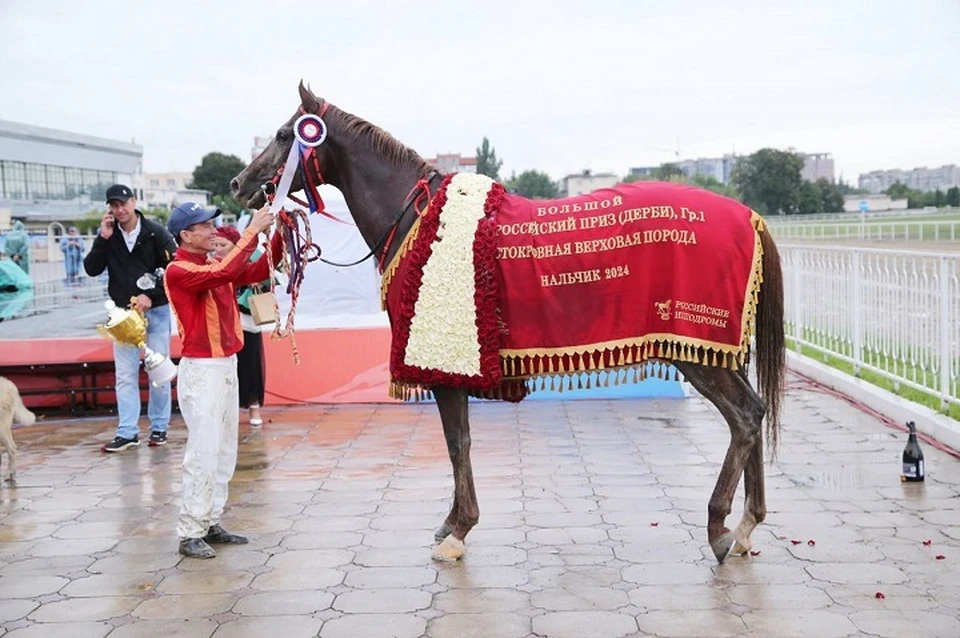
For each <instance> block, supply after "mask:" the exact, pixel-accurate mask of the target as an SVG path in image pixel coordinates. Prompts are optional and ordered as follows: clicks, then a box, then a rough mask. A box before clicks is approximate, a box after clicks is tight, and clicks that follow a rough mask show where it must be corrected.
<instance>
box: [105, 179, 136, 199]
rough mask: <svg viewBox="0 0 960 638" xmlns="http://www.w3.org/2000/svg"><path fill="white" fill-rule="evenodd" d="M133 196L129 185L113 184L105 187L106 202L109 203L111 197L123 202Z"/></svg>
mask: <svg viewBox="0 0 960 638" xmlns="http://www.w3.org/2000/svg"><path fill="white" fill-rule="evenodd" d="M131 197H133V191H132V190H130V187H129V186H124V185H123V184H114V185H113V186H111V187H110V188H108V189H107V203H108V204H109V203H110V200H111V199H119V200H120V201H121V202H125V201H127V200H128V199H130V198H131Z"/></svg>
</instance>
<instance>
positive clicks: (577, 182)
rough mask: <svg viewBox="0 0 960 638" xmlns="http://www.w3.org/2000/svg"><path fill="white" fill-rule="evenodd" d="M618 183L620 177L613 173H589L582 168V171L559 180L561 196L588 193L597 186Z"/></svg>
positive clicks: (609, 185) (605, 186) (608, 186)
mask: <svg viewBox="0 0 960 638" xmlns="http://www.w3.org/2000/svg"><path fill="white" fill-rule="evenodd" d="M619 183H620V178H619V177H617V176H616V175H614V174H613V173H591V172H590V171H589V170H584V171H583V172H582V173H573V174H571V175H567V176H566V177H564V178H563V179H561V180H560V195H561V197H575V196H577V195H583V194H584V193H590V192H593V191H595V190H597V189H598V188H610V187H611V186H614V185H615V184H619Z"/></svg>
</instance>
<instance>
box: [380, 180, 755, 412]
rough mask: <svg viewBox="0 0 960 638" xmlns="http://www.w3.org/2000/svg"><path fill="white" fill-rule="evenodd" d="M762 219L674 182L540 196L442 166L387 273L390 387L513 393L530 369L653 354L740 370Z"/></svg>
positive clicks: (404, 393) (538, 374)
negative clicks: (439, 180)
mask: <svg viewBox="0 0 960 638" xmlns="http://www.w3.org/2000/svg"><path fill="white" fill-rule="evenodd" d="M762 230H763V222H762V219H761V218H760V217H759V216H758V215H757V214H756V213H754V212H753V211H751V210H750V209H749V208H747V207H746V206H744V205H743V204H740V203H739V202H736V201H734V200H731V199H728V198H725V197H721V196H719V195H716V194H714V193H711V192H708V191H704V190H700V189H697V188H692V187H689V186H685V185H682V184H670V183H661V182H637V183H634V184H620V185H617V186H615V187H613V188H607V189H602V190H599V191H595V192H593V193H589V194H586V195H580V196H577V197H571V198H567V199H559V200H550V201H544V200H528V199H525V198H522V197H518V196H515V195H509V194H507V193H505V191H504V189H503V187H502V186H501V185H499V184H497V183H495V182H493V181H492V180H490V179H489V178H487V177H485V176H482V175H470V174H456V175H451V176H448V177H447V178H445V180H444V182H443V184H442V185H441V187H440V190H439V191H438V192H437V194H436V195H435V196H434V198H433V200H432V201H431V203H430V206H429V207H428V208H427V210H426V212H425V213H424V214H423V215H422V217H421V218H420V219H419V220H418V221H417V223H416V224H415V226H414V228H413V230H412V231H411V233H410V234H409V235H408V237H407V238H406V239H405V240H404V244H403V246H402V247H401V250H400V251H398V254H397V255H396V256H395V257H394V259H393V260H392V262H391V264H390V265H389V267H388V268H387V269H386V271H385V273H384V280H383V290H382V292H383V300H384V305H385V307H386V309H387V311H388V313H389V315H390V320H391V325H392V327H393V345H392V350H391V358H390V371H391V376H392V385H391V394H392V395H393V396H397V397H401V398H409V397H410V396H411V390H413V391H414V394H416V393H417V391H419V389H420V388H426V387H429V386H432V385H447V386H454V387H462V388H467V389H469V390H471V391H472V392H473V393H475V394H479V395H482V396H491V397H501V398H513V399H519V398H522V397H523V396H524V395H525V394H526V392H528V391H530V390H532V389H535V384H534V383H532V381H533V380H535V379H545V378H552V377H555V376H558V375H572V374H580V373H582V372H584V371H588V372H592V371H605V370H616V369H623V368H628V367H637V366H640V365H641V364H643V363H645V362H646V361H648V360H665V361H671V360H679V361H692V362H696V363H700V364H703V365H719V366H724V367H733V368H736V367H737V366H738V365H739V364H742V363H743V358H744V355H745V353H746V348H747V343H748V341H749V338H750V336H751V327H752V319H753V314H754V310H755V307H756V302H757V293H758V291H759V287H760V283H761V280H762V269H761V264H762V249H761V244H760V234H759V233H760V232H761V231H762ZM618 379H622V377H620V376H617V375H614V376H613V381H614V382H616V381H617V380H618ZM608 381H609V378H608Z"/></svg>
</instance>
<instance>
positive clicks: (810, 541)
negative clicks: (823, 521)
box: [807, 538, 817, 547]
mask: <svg viewBox="0 0 960 638" xmlns="http://www.w3.org/2000/svg"><path fill="white" fill-rule="evenodd" d="M816 544H817V541H815V540H813V539H812V538H811V539H810V540H808V541H807V545H809V546H810V547H813V546H814V545H816Z"/></svg>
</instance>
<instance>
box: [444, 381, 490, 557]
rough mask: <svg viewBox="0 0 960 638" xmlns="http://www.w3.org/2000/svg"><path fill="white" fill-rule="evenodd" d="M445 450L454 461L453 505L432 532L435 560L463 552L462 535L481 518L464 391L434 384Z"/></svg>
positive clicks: (464, 549)
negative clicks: (471, 457) (436, 386)
mask: <svg viewBox="0 0 960 638" xmlns="http://www.w3.org/2000/svg"><path fill="white" fill-rule="evenodd" d="M432 390H433V396H434V397H436V400H437V407H438V408H439V409H440V421H441V423H442V424H443V436H444V438H445V439H446V441H447V452H448V453H449V454H450V463H451V464H452V465H453V505H452V506H451V508H450V513H449V514H448V515H447V518H446V519H445V520H444V522H443V524H442V525H441V526H440V528H439V529H438V530H437V531H436V533H435V534H434V538H435V539H436V540H437V541H438V542H439V545H437V546H436V547H434V549H433V558H434V560H441V561H454V560H457V559H459V558H460V557H462V556H463V554H464V552H465V551H466V548H465V546H464V539H465V538H466V536H467V534H468V533H469V532H470V530H471V529H472V528H473V526H474V525H476V524H477V521H478V520H480V509H479V507H478V506H477V493H476V490H475V488H474V484H473V466H472V464H471V462H470V420H469V413H468V404H467V393H466V391H464V390H456V389H453V388H433V389H432Z"/></svg>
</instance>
